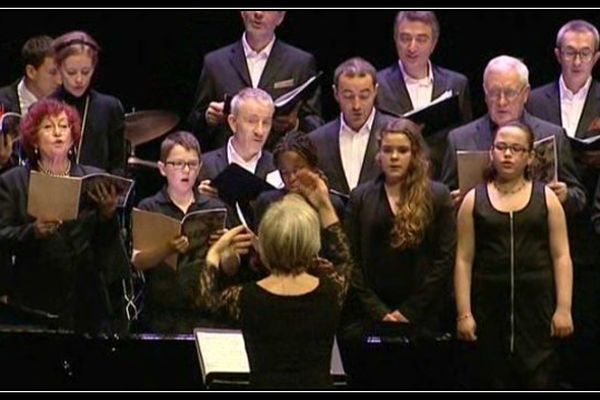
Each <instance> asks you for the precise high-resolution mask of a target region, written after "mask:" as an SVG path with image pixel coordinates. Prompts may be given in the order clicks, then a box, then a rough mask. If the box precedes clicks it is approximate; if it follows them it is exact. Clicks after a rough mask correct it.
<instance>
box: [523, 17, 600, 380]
mask: <svg viewBox="0 0 600 400" xmlns="http://www.w3.org/2000/svg"><path fill="white" fill-rule="evenodd" d="M598 44H599V35H598V30H597V29H596V27H595V26H594V25H592V24H590V23H589V22H587V21H583V20H573V21H569V22H567V23H566V24H565V25H563V26H562V27H561V28H560V30H559V31H558V34H557V37H556V47H555V49H554V54H555V56H556V59H557V60H558V63H559V64H560V67H561V75H560V77H559V78H558V80H557V81H554V82H551V83H549V84H547V85H544V86H541V87H539V88H536V89H534V90H533V91H532V92H531V95H530V96H529V100H528V101H527V105H526V107H527V110H528V111H529V112H531V114H533V115H535V116H536V117H539V118H542V119H544V120H546V121H549V122H552V123H554V124H557V125H562V127H563V128H564V129H565V131H566V132H567V135H568V136H570V137H576V138H586V137H589V136H595V135H598V134H599V133H600V132H599V130H600V82H598V81H596V80H593V79H592V70H593V69H594V66H595V65H596V62H597V61H598V58H600V53H599V52H598ZM574 155H575V165H576V166H577V171H578V173H579V176H580V177H581V179H582V183H583V184H584V187H585V189H586V194H587V196H588V202H587V205H586V207H585V210H584V212H582V213H580V214H578V215H577V216H576V217H575V218H571V219H570V221H569V244H570V246H571V257H572V258H573V272H574V280H573V287H574V290H573V319H574V324H575V326H576V329H575V334H574V337H573V341H572V345H573V346H572V348H570V349H567V350H569V351H568V352H567V353H566V356H567V357H566V358H565V361H566V363H565V367H566V368H565V371H567V372H570V371H574V370H577V371H578V372H577V374H570V375H571V376H568V380H569V381H571V383H572V384H574V385H575V387H576V388H578V389H594V388H596V389H597V388H599V387H600V386H598V385H599V383H598V382H597V379H596V377H595V376H594V374H595V372H594V371H595V368H596V367H595V366H596V365H598V363H599V362H600V294H599V293H600V269H599V268H598V266H599V265H600V251H599V250H598V244H599V243H600V235H598V234H596V232H595V231H594V228H593V224H592V221H591V218H592V205H593V199H594V192H595V190H596V184H597V182H598V177H599V174H598V168H600V152H598V151H580V150H575V151H574ZM590 385H594V386H590Z"/></svg>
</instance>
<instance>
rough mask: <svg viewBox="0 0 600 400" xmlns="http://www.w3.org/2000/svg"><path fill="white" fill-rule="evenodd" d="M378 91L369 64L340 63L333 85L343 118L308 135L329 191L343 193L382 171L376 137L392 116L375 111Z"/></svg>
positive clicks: (358, 59) (357, 60)
mask: <svg viewBox="0 0 600 400" xmlns="http://www.w3.org/2000/svg"><path fill="white" fill-rule="evenodd" d="M377 88H378V85H377V71H376V70H375V68H374V67H373V65H371V64H370V63H369V62H368V61H366V60H364V59H362V58H359V57H356V58H351V59H349V60H347V61H344V62H343V63H341V64H340V65H339V66H338V67H337V68H336V70H335V73H334V84H333V94H334V96H335V99H336V101H337V102H338V104H339V106H340V109H341V112H342V113H341V116H340V117H339V118H337V119H335V120H333V121H331V122H329V123H327V124H326V125H324V126H322V127H320V128H318V129H316V130H315V131H313V132H311V133H310V134H309V137H310V139H311V140H312V141H313V143H314V145H315V147H316V148H317V158H318V160H319V168H320V169H321V170H322V171H323V172H324V173H325V176H327V179H328V181H329V188H330V189H333V190H335V191H337V192H340V193H342V194H346V195H348V194H349V193H350V191H351V190H352V189H354V188H355V187H356V186H358V185H359V184H361V183H364V182H367V181H369V180H371V179H375V178H376V177H377V175H379V173H380V172H381V169H380V168H379V166H378V165H377V163H376V162H375V154H376V153H377V137H378V135H379V132H380V131H381V129H383V128H384V126H385V124H386V122H387V121H388V120H389V119H390V117H387V116H385V115H383V114H382V113H380V112H379V111H378V110H377V109H376V108H375V98H376V97H377Z"/></svg>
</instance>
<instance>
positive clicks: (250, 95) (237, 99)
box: [231, 88, 275, 116]
mask: <svg viewBox="0 0 600 400" xmlns="http://www.w3.org/2000/svg"><path fill="white" fill-rule="evenodd" d="M248 100H255V101H259V102H261V103H264V104H266V105H268V106H269V107H271V108H272V109H273V110H274V109H275V105H274V104H273V99H272V98H271V95H269V93H267V92H265V91H264V90H262V89H259V88H245V89H242V90H240V91H239V92H238V93H237V94H236V95H235V96H233V99H232V100H231V113H232V114H233V115H235V116H237V115H239V112H240V107H241V104H242V103H244V102H246V101H248Z"/></svg>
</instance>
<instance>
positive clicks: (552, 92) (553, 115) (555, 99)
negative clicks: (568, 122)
mask: <svg viewBox="0 0 600 400" xmlns="http://www.w3.org/2000/svg"><path fill="white" fill-rule="evenodd" d="M544 99H545V101H546V103H545V105H544V107H545V109H546V112H547V115H546V118H544V119H546V120H547V121H548V122H552V123H553V124H555V125H558V126H562V114H561V109H560V92H559V89H558V81H556V83H555V84H554V85H551V86H550V87H549V88H548V90H547V91H546V92H545V93H544Z"/></svg>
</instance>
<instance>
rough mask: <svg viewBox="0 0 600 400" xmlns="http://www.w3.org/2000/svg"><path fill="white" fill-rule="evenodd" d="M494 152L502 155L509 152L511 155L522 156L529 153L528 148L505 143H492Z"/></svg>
mask: <svg viewBox="0 0 600 400" xmlns="http://www.w3.org/2000/svg"><path fill="white" fill-rule="evenodd" d="M492 147H493V148H494V149H495V150H497V151H499V152H501V153H504V152H505V151H506V150H510V152H511V153H512V154H522V153H527V152H529V148H527V147H525V146H522V145H520V144H517V143H514V144H506V143H494V144H493V146H492Z"/></svg>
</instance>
